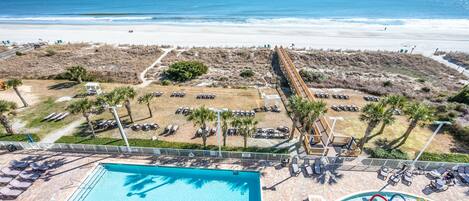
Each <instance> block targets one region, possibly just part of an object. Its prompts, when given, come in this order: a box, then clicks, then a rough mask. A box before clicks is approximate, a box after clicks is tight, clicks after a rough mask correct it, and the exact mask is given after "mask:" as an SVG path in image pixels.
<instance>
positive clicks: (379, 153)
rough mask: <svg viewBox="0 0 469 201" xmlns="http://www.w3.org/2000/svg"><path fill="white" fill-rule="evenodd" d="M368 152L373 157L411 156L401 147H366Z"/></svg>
mask: <svg viewBox="0 0 469 201" xmlns="http://www.w3.org/2000/svg"><path fill="white" fill-rule="evenodd" d="M365 151H366V153H368V154H369V155H370V157H371V158H387V159H402V160H407V159H409V156H408V155H407V154H406V153H405V152H403V151H401V150H399V149H385V148H382V147H377V148H373V149H371V148H365Z"/></svg>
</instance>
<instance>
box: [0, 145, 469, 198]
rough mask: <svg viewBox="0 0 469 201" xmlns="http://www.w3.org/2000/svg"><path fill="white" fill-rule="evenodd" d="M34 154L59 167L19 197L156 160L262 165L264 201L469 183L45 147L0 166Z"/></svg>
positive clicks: (455, 193) (50, 194)
mask: <svg viewBox="0 0 469 201" xmlns="http://www.w3.org/2000/svg"><path fill="white" fill-rule="evenodd" d="M13 159H16V160H21V159H35V160H40V161H57V162H59V164H62V165H60V166H59V167H58V168H56V169H53V170H50V171H49V172H46V174H45V175H44V176H43V177H41V178H40V179H39V180H38V181H36V182H34V184H33V185H32V186H31V187H30V188H29V189H28V190H27V191H26V192H24V193H23V194H22V195H21V196H20V197H19V198H18V199H17V200H21V201H62V200H66V199H67V198H68V197H69V196H70V195H71V194H72V193H73V192H74V191H75V190H76V188H77V187H78V186H79V184H80V182H81V181H83V180H84V179H85V177H86V176H87V174H88V173H89V172H90V171H91V170H92V169H93V168H94V167H95V166H96V165H97V164H98V163H100V162H118V163H136V164H158V165H167V166H181V167H189V166H191V167H207V168H222V169H238V170H240V169H249V170H259V171H261V173H262V179H261V183H262V185H263V186H264V187H267V190H263V192H262V194H263V200H264V201H302V200H306V199H307V197H308V195H318V196H320V197H323V198H324V200H328V201H329V200H331V201H333V200H337V199H339V198H341V197H343V196H347V195H349V194H352V193H356V192H359V191H379V190H380V189H384V190H388V191H402V192H406V193H410V194H416V195H419V196H424V197H426V198H430V199H433V200H434V201H445V200H447V201H459V200H469V186H468V185H464V184H462V183H460V181H458V183H457V184H456V185H455V186H453V187H450V188H449V190H447V191H445V192H440V193H436V192H432V191H430V190H429V188H428V187H427V185H428V184H429V183H430V180H429V179H428V178H426V177H425V176H416V177H415V178H414V182H413V184H412V185H411V186H406V185H404V184H402V183H399V184H397V185H396V186H390V185H387V182H386V181H383V180H381V179H378V178H377V173H375V172H358V171H356V172H355V171H340V172H337V173H336V176H335V178H336V179H335V181H333V180H332V179H330V176H319V177H312V178H311V177H305V176H304V175H302V174H300V175H299V176H297V177H292V176H291V175H290V171H289V169H288V168H279V167H278V166H277V167H275V166H266V164H259V163H254V162H252V163H248V162H241V161H239V160H213V159H212V160H209V159H200V158H199V159H197V158H175V157H145V156H132V157H125V156H119V155H96V154H78V153H58V152H44V151H32V150H25V151H17V152H14V153H9V152H4V151H1V152H0V166H1V167H4V166H7V165H8V162H9V161H10V160H13Z"/></svg>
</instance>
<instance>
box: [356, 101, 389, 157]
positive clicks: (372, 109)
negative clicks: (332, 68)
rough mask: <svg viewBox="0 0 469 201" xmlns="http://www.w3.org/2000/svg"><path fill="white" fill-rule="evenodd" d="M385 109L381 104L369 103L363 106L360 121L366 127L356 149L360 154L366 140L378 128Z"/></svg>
mask: <svg viewBox="0 0 469 201" xmlns="http://www.w3.org/2000/svg"><path fill="white" fill-rule="evenodd" d="M385 112H386V107H385V106H384V104H383V103H381V102H380V103H369V104H367V105H365V107H363V109H362V113H361V114H360V121H363V122H366V123H367V124H368V126H367V127H366V130H365V136H363V138H362V139H361V140H360V142H359V144H358V147H359V148H360V152H362V151H363V147H364V146H365V143H366V142H367V141H368V138H369V136H370V134H371V131H373V129H374V128H376V126H378V124H379V122H380V121H381V120H382V119H383V116H384V115H385Z"/></svg>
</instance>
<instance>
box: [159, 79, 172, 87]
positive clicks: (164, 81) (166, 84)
mask: <svg viewBox="0 0 469 201" xmlns="http://www.w3.org/2000/svg"><path fill="white" fill-rule="evenodd" d="M171 84H172V83H171V80H163V81H161V85H163V86H168V85H171Z"/></svg>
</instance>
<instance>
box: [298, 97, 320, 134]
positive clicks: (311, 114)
mask: <svg viewBox="0 0 469 201" xmlns="http://www.w3.org/2000/svg"><path fill="white" fill-rule="evenodd" d="M305 109H306V110H305V112H306V116H305V117H303V119H302V121H301V122H302V125H303V128H304V129H305V132H302V133H301V135H300V142H302V141H303V139H304V133H312V132H313V129H314V123H315V122H316V121H317V120H318V118H319V117H321V116H322V115H324V114H325V113H326V112H327V104H326V103H325V102H323V101H308V102H307V103H306V105H305Z"/></svg>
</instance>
